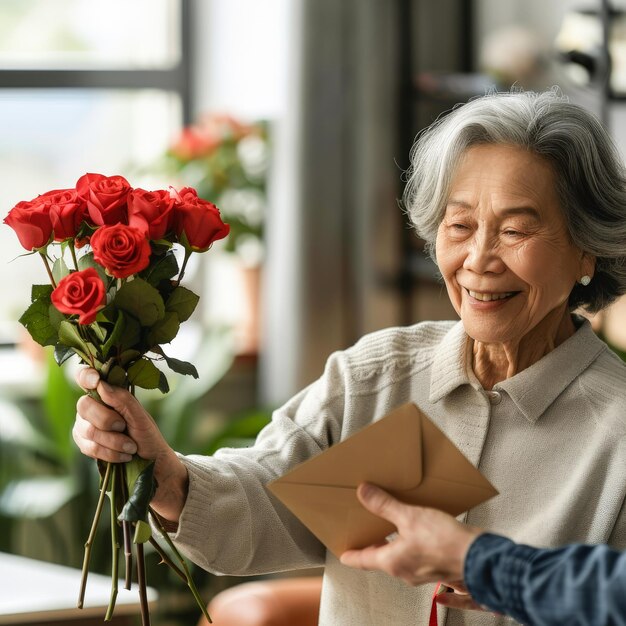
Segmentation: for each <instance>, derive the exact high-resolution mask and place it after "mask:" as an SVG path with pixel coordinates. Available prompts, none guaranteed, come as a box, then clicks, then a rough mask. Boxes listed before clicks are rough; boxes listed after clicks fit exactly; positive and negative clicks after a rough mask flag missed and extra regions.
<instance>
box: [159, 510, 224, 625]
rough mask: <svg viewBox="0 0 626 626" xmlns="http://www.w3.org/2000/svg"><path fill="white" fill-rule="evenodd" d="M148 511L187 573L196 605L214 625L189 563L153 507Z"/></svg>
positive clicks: (188, 583) (186, 576)
mask: <svg viewBox="0 0 626 626" xmlns="http://www.w3.org/2000/svg"><path fill="white" fill-rule="evenodd" d="M148 510H149V511H150V516H151V518H152V521H153V523H154V525H155V526H156V527H157V528H158V529H159V532H160V533H161V535H162V536H163V539H165V541H166V543H167V545H168V546H169V547H170V549H171V550H172V552H173V553H174V554H175V555H176V558H177V559H178V560H179V561H180V564H181V565H182V568H183V570H184V571H185V578H186V579H187V586H188V587H189V589H190V590H191V593H192V594H193V597H194V598H195V599H196V603H197V604H198V606H199V607H200V610H201V611H202V614H203V615H204V617H206V619H207V622H209V624H212V623H213V620H212V619H211V616H210V615H209V612H208V611H207V609H206V604H205V603H204V602H203V601H202V598H201V597H200V594H199V593H198V589H197V588H196V584H195V583H194V582H193V578H192V576H191V573H190V572H189V568H188V567H187V562H186V561H185V559H183V557H182V556H181V555H180V552H179V551H178V549H177V548H176V546H175V545H174V542H173V541H172V540H171V539H170V536H169V535H168V534H167V531H166V530H165V528H163V525H162V524H161V520H160V519H159V516H158V515H157V514H156V513H155V512H154V511H153V510H152V507H150V508H149V509H148Z"/></svg>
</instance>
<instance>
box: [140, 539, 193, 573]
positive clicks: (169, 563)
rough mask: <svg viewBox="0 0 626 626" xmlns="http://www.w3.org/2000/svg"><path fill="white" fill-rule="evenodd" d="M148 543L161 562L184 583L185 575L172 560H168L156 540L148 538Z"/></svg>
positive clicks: (167, 556)
mask: <svg viewBox="0 0 626 626" xmlns="http://www.w3.org/2000/svg"><path fill="white" fill-rule="evenodd" d="M148 541H149V542H150V544H151V545H152V547H153V548H154V549H155V550H156V551H157V552H158V554H159V556H160V557H161V562H162V563H165V565H167V566H168V567H170V568H171V569H172V570H173V571H174V573H175V574H176V575H177V576H178V577H179V578H180V579H181V580H183V581H184V582H185V583H186V582H187V576H185V573H184V572H183V571H182V570H181V569H180V568H179V567H178V565H176V563H174V561H172V559H170V557H169V555H168V554H167V552H165V550H163V548H162V547H161V546H160V545H159V544H158V543H157V541H156V539H155V538H154V537H150V539H148Z"/></svg>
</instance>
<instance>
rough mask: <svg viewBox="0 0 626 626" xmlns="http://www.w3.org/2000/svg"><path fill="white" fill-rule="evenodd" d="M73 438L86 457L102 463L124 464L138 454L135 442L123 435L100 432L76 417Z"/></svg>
mask: <svg viewBox="0 0 626 626" xmlns="http://www.w3.org/2000/svg"><path fill="white" fill-rule="evenodd" d="M72 436H73V438H74V441H75V442H76V445H77V446H78V448H79V449H80V451H81V452H82V453H83V454H85V455H86V456H90V457H92V458H94V459H100V460H102V461H112V462H114V463H123V462H125V461H130V460H131V459H132V455H133V454H134V453H135V452H137V446H136V445H135V442H134V441H133V440H132V439H131V438H130V437H128V436H126V435H123V434H122V433H118V432H113V431H107V430H100V429H99V428H97V427H96V426H94V424H92V423H91V422H89V421H87V420H86V419H83V418H82V417H81V416H80V415H77V416H76V421H75V422H74V428H73V429H72Z"/></svg>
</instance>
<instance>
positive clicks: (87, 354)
mask: <svg viewBox="0 0 626 626" xmlns="http://www.w3.org/2000/svg"><path fill="white" fill-rule="evenodd" d="M59 342H60V343H62V344H63V345H65V346H68V347H69V348H72V349H73V350H74V352H76V354H78V356H79V357H80V358H81V359H82V360H83V361H85V363H89V364H90V365H91V363H92V360H93V361H94V363H93V364H94V365H95V366H96V367H98V368H99V367H101V366H102V363H100V362H99V361H98V360H96V359H95V355H96V348H95V346H94V345H93V344H92V343H87V342H85V341H84V340H83V338H82V337H81V336H80V333H79V332H78V328H76V326H75V325H74V324H72V323H71V322H68V321H67V320H65V321H63V322H61V324H60V325H59Z"/></svg>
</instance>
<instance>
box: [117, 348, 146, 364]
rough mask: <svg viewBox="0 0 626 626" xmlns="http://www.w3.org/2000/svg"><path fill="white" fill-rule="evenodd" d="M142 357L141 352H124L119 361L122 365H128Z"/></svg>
mask: <svg viewBox="0 0 626 626" xmlns="http://www.w3.org/2000/svg"><path fill="white" fill-rule="evenodd" d="M140 356H141V352H139V350H124V352H122V354H120V357H119V361H120V365H124V366H126V365H128V364H129V363H130V362H131V361H134V360H135V359H138V358H139V357H140Z"/></svg>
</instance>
